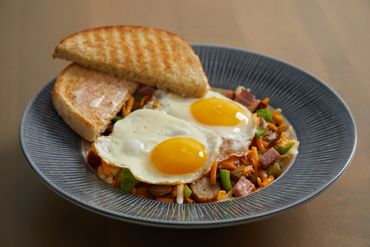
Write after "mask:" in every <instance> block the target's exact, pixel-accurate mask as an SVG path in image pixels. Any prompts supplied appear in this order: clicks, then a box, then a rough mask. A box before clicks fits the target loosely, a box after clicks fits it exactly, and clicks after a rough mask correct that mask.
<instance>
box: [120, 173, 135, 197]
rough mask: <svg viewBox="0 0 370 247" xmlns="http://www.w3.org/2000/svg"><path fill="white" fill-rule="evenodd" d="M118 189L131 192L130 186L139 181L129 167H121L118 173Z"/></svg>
mask: <svg viewBox="0 0 370 247" xmlns="http://www.w3.org/2000/svg"><path fill="white" fill-rule="evenodd" d="M120 182H121V184H120V189H121V190H123V191H125V192H131V190H132V188H134V187H135V185H136V184H137V183H138V182H139V181H138V180H137V179H136V178H135V177H134V175H132V173H131V172H130V170H129V169H126V168H123V169H122V171H121V174H120Z"/></svg>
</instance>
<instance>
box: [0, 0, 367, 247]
mask: <svg viewBox="0 0 370 247" xmlns="http://www.w3.org/2000/svg"><path fill="white" fill-rule="evenodd" d="M116 24H125V25H126V24H127V25H128V24H130V25H144V26H151V27H159V28H162V29H166V30H169V31H171V32H174V33H177V34H179V35H180V36H182V37H184V38H185V39H186V40H188V41H189V42H191V43H209V44H220V45H227V46H232V47H238V48H244V49H248V50H252V51H255V52H258V53H263V54H267V55H270V56H274V57H277V58H279V59H283V60H286V61H287V62H290V63H292V64H295V65H297V66H300V67H302V68H303V69H305V70H307V71H310V72H311V73H313V74H315V75H316V76H318V77H319V78H321V79H323V80H324V81H326V82H327V83H328V84H329V85H330V86H331V87H332V88H334V89H335V90H336V91H337V92H338V93H339V94H340V95H341V96H342V97H343V99H344V100H345V101H346V102H347V104H348V105H349V107H350V108H351V110H352V112H353V114H354V117H355V119H356V122H357V127H358V131H359V133H358V134H359V140H358V148H357V152H356V155H355V157H354V160H353V162H352V165H351V166H350V167H349V169H348V170H347V171H346V173H345V174H344V175H343V176H342V177H341V178H340V179H339V180H338V181H337V182H336V183H335V184H333V185H332V186H331V187H330V188H329V189H327V190H326V191H325V192H323V193H322V194H320V196H319V197H317V198H315V199H314V200H312V201H310V202H308V203H306V204H304V205H302V206H300V207H298V208H294V209H291V210H288V211H286V212H284V213H283V214H280V215H277V216H275V217H273V218H270V219H266V220H263V221H260V222H255V223H250V224H246V225H240V226H235V227H228V228H221V229H210V230H169V229H159V228H151V227H144V226H137V225H133V224H128V223H123V222H119V221H116V220H112V219H108V218H105V217H103V216H99V215H96V214H94V213H91V212H89V211H86V210H84V209H82V208H79V207H77V206H75V205H73V204H71V203H70V202H68V201H66V200H65V199H63V198H61V197H59V196H58V195H56V194H55V193H54V192H52V191H51V190H49V189H48V188H47V187H46V186H45V185H44V184H42V183H41V181H39V179H38V178H37V176H36V175H35V173H34V172H33V171H32V170H31V168H30V167H29V166H28V165H27V163H26V161H25V159H24V158H23V155H22V153H21V150H20V147H19V136H18V130H19V121H20V118H21V114H22V112H23V110H24V108H25V106H26V105H27V103H28V102H29V101H30V99H31V98H32V96H33V95H34V94H36V93H37V92H38V91H39V90H40V89H41V88H42V87H43V86H44V85H45V84H46V83H47V82H48V81H50V80H51V79H52V78H54V77H55V76H56V75H57V74H58V73H59V72H60V71H61V69H63V68H64V66H66V64H67V62H64V61H61V60H53V59H52V57H51V54H52V51H53V49H54V47H55V46H56V44H57V43H58V42H59V41H60V40H61V39H62V38H63V37H64V36H66V35H69V34H71V33H74V32H77V31H80V30H82V29H87V28H91V27H96V26H104V25H116ZM369 26H370V1H367V0H354V1H346V0H338V1H329V0H328V1H321V0H311V1H308V0H280V1H272V0H271V1H251V0H230V1H226V0H189V1H180V0H174V1H170V0H167V1H166V0H157V1H149V0H145V1H144V0H139V1H134V0H120V1H112V0H106V1H87V0H80V1H72V0H63V1H46V0H45V1H40V0H34V1H19V0H13V1H10V0H1V1H0V33H1V39H0V114H1V123H0V136H1V142H0V157H1V160H2V162H1V163H2V164H1V171H2V174H1V175H0V178H1V179H0V195H1V204H0V246H21V245H27V246H74V245H79V246H95V245H96V246H97V245H100V246H107V245H111V246H124V245H126V246H128V245H130V246H139V245H144V244H155V243H158V244H161V245H168V246H170V245H171V246H173V245H176V246H177V245H179V246H192V245H197V244H200V243H206V244H207V245H209V246H212V245H215V246H219V245H223V246H232V244H238V245H239V244H242V245H248V246H275V245H276V246H370V206H369V205H370V196H369V192H368V188H369V187H370V176H369V174H370V166H369V163H370V158H369V153H370V141H369V136H370V131H369V128H368V122H369V121H370V114H369V110H368V109H369V108H368V106H369V103H370V102H369V98H370V69H369V64H370V50H369V44H370V32H369Z"/></svg>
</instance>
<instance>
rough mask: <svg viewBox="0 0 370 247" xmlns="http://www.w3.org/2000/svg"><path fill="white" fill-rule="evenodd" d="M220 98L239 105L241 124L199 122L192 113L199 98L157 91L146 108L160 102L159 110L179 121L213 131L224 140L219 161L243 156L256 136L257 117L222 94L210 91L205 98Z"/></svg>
mask: <svg viewBox="0 0 370 247" xmlns="http://www.w3.org/2000/svg"><path fill="white" fill-rule="evenodd" d="M213 97H214V98H220V99H225V100H228V101H230V102H232V103H234V104H237V105H238V106H239V107H240V108H241V109H242V112H241V114H240V115H241V116H240V118H239V119H240V120H241V121H240V123H239V124H238V125H235V126H215V125H206V124H203V123H200V122H198V121H197V120H196V119H195V118H194V117H193V115H192V113H191V108H190V107H191V104H192V103H193V102H195V101H197V100H199V98H183V97H180V96H178V95H175V94H173V93H168V92H165V91H162V90H156V91H155V93H154V95H153V97H152V99H151V101H150V102H149V103H148V104H147V105H146V106H145V107H146V108H152V106H153V103H154V102H155V101H159V102H160V108H159V110H161V111H164V112H166V113H168V114H169V115H171V116H174V117H176V118H179V119H183V120H185V121H187V122H189V123H191V124H193V125H195V126H199V127H201V128H205V129H208V130H211V131H213V132H214V133H215V134H216V135H217V136H219V137H221V138H222V139H223V144H222V147H221V150H220V154H219V156H218V157H217V161H222V160H224V159H227V158H228V157H230V156H232V155H237V156H240V155H243V154H244V153H245V152H246V151H247V150H248V147H249V145H250V143H251V141H252V139H253V137H254V135H255V132H256V129H257V117H256V116H255V115H254V114H252V113H251V112H250V111H249V110H248V109H247V108H246V107H245V106H243V105H241V104H239V103H238V102H235V101H233V100H231V99H229V98H227V97H225V96H223V95H222V94H220V93H217V92H213V91H208V92H207V93H206V95H205V96H203V98H213Z"/></svg>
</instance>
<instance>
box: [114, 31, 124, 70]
mask: <svg viewBox="0 0 370 247" xmlns="http://www.w3.org/2000/svg"><path fill="white" fill-rule="evenodd" d="M112 39H113V42H112V44H113V46H114V49H115V51H116V52H113V53H115V57H116V59H117V61H118V63H119V64H122V65H123V64H125V55H124V54H123V51H122V46H121V45H120V44H121V43H122V40H121V35H120V33H119V32H118V30H117V29H116V28H114V29H113V30H112Z"/></svg>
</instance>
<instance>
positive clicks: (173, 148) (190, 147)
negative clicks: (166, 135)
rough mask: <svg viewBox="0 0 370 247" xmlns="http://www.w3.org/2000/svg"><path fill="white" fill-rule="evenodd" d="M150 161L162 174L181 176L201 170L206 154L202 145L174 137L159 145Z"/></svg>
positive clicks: (191, 140)
mask: <svg viewBox="0 0 370 247" xmlns="http://www.w3.org/2000/svg"><path fill="white" fill-rule="evenodd" d="M151 160H152V163H153V164H154V165H155V166H156V167H157V168H158V169H159V170H161V171H162V172H165V173H170V174H183V173H189V172H195V171H196V170H198V169H199V168H201V167H202V166H203V164H204V163H205V162H206V161H207V152H206V149H205V147H204V145H203V144H202V143H199V142H198V141H196V140H194V139H192V138H184V137H175V138H171V139H168V140H165V141H163V142H161V143H159V144H158V145H157V146H156V147H155V148H154V149H153V151H152V153H151Z"/></svg>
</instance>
